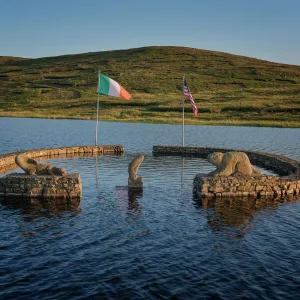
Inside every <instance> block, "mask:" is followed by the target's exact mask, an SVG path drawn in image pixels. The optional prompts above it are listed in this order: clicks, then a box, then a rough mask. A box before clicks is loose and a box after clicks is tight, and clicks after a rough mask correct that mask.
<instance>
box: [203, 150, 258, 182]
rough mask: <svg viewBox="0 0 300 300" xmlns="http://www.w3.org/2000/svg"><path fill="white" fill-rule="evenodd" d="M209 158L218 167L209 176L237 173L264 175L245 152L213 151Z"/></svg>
mask: <svg viewBox="0 0 300 300" xmlns="http://www.w3.org/2000/svg"><path fill="white" fill-rule="evenodd" d="M207 160H208V161H209V162H210V163H212V164H213V165H215V166H216V167H217V168H216V170H214V171H212V172H210V173H209V174H208V176H218V175H219V176H230V175H233V174H236V173H238V174H242V175H248V176H261V175H262V172H261V171H260V170H259V169H258V168H256V167H254V166H252V164H251V163H250V160H249V158H248V156H247V154H246V153H244V152H235V151H234V152H226V153H222V152H213V153H211V154H209V155H208V157H207Z"/></svg>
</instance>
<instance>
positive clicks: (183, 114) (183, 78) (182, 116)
mask: <svg viewBox="0 0 300 300" xmlns="http://www.w3.org/2000/svg"><path fill="white" fill-rule="evenodd" d="M182 147H184V75H183V78H182Z"/></svg>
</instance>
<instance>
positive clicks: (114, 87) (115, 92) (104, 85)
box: [97, 74, 131, 100]
mask: <svg viewBox="0 0 300 300" xmlns="http://www.w3.org/2000/svg"><path fill="white" fill-rule="evenodd" d="M97 92H98V94H103V95H108V96H113V97H119V98H122V99H125V100H130V98H131V95H130V94H129V93H128V92H127V91H126V90H125V89H124V88H123V87H122V86H121V85H120V84H119V83H117V82H116V81H114V80H113V79H111V78H109V77H107V76H105V75H103V74H100V76H99V83H98V90H97Z"/></svg>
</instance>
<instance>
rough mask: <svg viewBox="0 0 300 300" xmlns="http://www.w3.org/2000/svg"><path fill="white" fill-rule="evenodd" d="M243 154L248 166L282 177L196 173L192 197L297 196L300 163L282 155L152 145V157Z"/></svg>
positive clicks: (299, 184) (224, 149) (299, 187)
mask: <svg viewBox="0 0 300 300" xmlns="http://www.w3.org/2000/svg"><path fill="white" fill-rule="evenodd" d="M228 151H242V152H245V153H246V154H247V155H248V157H249V159H250V161H251V163H252V164H254V165H257V166H259V167H263V168H265V169H268V170H272V171H274V172H275V173H277V174H279V175H281V177H276V176H265V175H263V176H256V177H253V176H238V177H237V176H228V177H224V176H218V177H208V176H206V175H205V174H197V175H196V177H195V179H194V194H195V195H196V196H197V197H199V198H216V197H224V198H228V197H229V198H230V197H256V198H262V197H273V198H274V197H275V198H276V197H284V196H289V195H292V196H297V195H299V193H300V162H299V161H297V160H293V159H290V158H288V157H285V156H282V155H276V154H271V153H265V152H256V151H249V150H236V149H227V148H211V147H180V146H154V147H153V154H154V155H180V156H182V155H184V156H196V157H201V158H207V156H208V154H210V153H212V152H223V153H224V152H228Z"/></svg>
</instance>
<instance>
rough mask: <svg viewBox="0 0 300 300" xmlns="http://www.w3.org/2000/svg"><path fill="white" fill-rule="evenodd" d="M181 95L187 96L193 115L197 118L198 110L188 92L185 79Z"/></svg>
mask: <svg viewBox="0 0 300 300" xmlns="http://www.w3.org/2000/svg"><path fill="white" fill-rule="evenodd" d="M183 94H184V96H187V97H188V98H189V99H190V103H191V105H192V108H193V113H194V115H195V116H198V109H197V106H196V103H195V101H194V98H193V96H192V94H191V91H190V89H189V87H188V85H187V83H186V80H185V79H184V86H183Z"/></svg>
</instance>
